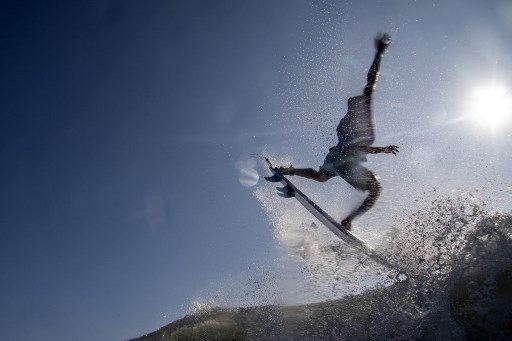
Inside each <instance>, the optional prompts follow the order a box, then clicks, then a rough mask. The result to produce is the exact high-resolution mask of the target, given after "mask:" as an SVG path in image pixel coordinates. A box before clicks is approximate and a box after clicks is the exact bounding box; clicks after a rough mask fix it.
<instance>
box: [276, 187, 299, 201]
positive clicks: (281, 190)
mask: <svg viewBox="0 0 512 341" xmlns="http://www.w3.org/2000/svg"><path fill="white" fill-rule="evenodd" d="M276 189H277V195H279V196H280V197H283V198H293V197H294V196H295V195H294V191H293V189H292V188H291V187H290V186H289V185H286V186H284V187H276Z"/></svg>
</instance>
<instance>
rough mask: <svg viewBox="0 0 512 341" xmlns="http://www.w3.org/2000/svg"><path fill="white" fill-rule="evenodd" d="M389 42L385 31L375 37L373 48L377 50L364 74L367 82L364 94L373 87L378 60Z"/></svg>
mask: <svg viewBox="0 0 512 341" xmlns="http://www.w3.org/2000/svg"><path fill="white" fill-rule="evenodd" d="M390 43H391V37H390V36H389V34H387V33H384V34H381V35H378V36H377V37H375V48H376V49H377V52H376V53H375V58H374V59H373V63H372V65H371V66H370V69H369V70H368V74H367V76H366V81H367V83H366V86H365V88H364V91H363V94H364V95H365V96H370V95H371V94H372V92H373V90H374V89H375V84H376V83H377V79H378V78H379V69H380V61H381V58H382V55H383V54H384V53H385V52H386V49H387V48H388V46H389V44H390Z"/></svg>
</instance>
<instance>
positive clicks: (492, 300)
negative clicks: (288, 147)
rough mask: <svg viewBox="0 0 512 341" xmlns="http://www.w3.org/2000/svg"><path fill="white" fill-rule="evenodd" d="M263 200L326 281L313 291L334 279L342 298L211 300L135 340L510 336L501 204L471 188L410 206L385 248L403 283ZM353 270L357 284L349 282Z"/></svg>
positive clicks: (511, 241) (508, 227) (511, 310)
mask: <svg viewBox="0 0 512 341" xmlns="http://www.w3.org/2000/svg"><path fill="white" fill-rule="evenodd" d="M264 204H266V205H269V206H267V207H266V209H267V211H269V212H273V213H271V214H269V216H270V219H271V221H272V223H273V224H274V226H275V228H276V236H278V237H276V238H281V239H280V240H281V241H282V242H283V243H285V245H286V247H288V248H290V250H291V252H294V253H295V254H296V255H297V257H300V258H301V259H303V262H304V263H305V264H306V265H305V270H306V273H307V274H308V275H309V277H311V278H313V279H311V281H310V282H309V284H311V283H316V284H318V285H319V287H314V286H311V287H310V288H309V289H307V290H311V291H313V290H315V289H316V290H319V291H320V292H322V291H324V292H327V291H328V290H327V289H326V287H329V288H330V289H329V290H331V291H330V295H332V296H333V297H336V298H334V299H329V298H328V299H324V300H322V301H319V302H307V303H305V304H297V305H278V304H271V305H264V306H256V307H245V308H221V307H214V306H208V307H207V308H203V309H199V310H196V311H195V313H193V314H190V315H188V316H186V317H184V318H183V319H181V320H178V321H175V322H173V323H171V324H169V325H167V326H165V327H163V328H161V329H160V330H158V331H155V332H153V333H151V334H148V335H146V336H144V337H141V338H139V339H136V340H175V339H176V340H178V339H191V340H192V339H215V338H216V339H247V340H256V339H284V340H292V339H293V340H310V339H322V340H343V339H376V340H381V339H396V340H403V339H407V340H408V339H422V340H439V339H455V340H458V339H461V340H463V339H482V338H484V339H510V338H512V214H510V213H509V212H498V211H494V210H492V209H489V208H488V207H487V205H486V204H485V203H484V202H483V201H481V200H478V199H476V198H475V197H474V196H472V195H471V194H463V195H457V196H453V197H442V198H436V199H434V200H433V201H432V202H430V203H429V204H428V205H425V208H422V209H417V210H416V211H414V212H411V213H410V214H407V215H406V216H405V218H404V219H402V220H401V221H396V222H395V223H394V228H393V229H392V230H390V231H389V233H388V236H387V240H388V243H386V244H385V245H382V246H380V247H379V252H381V254H383V255H384V256H385V258H386V259H387V260H388V261H389V263H391V264H395V265H396V266H398V267H400V269H401V270H403V271H404V272H406V273H407V280H405V281H397V280H396V279H395V278H394V277H393V276H392V274H393V272H392V271H390V270H386V269H382V268H381V267H380V268H379V266H378V265H377V264H375V263H372V262H371V261H369V260H368V259H365V258H364V256H362V255H360V254H359V255H357V254H356V253H355V252H353V251H351V250H349V249H348V250H347V248H346V245H342V244H340V243H337V242H336V241H333V239H330V238H329V235H328V234H324V232H323V231H324V230H325V229H322V228H315V227H314V226H311V225H310V224H309V223H308V224H304V223H303V219H302V218H303V217H301V216H300V215H299V216H296V215H293V216H290V217H287V218H285V219H284V218H283V216H282V212H276V210H273V208H272V207H271V206H272V203H271V202H265V203H264ZM274 209H275V207H274ZM287 219H288V220H287ZM301 220H302V221H301ZM294 222H295V223H294ZM297 222H298V223H297ZM279 236H280V237H279ZM348 265H351V267H349V266H348ZM336 277H337V278H336ZM347 278H348V279H351V280H352V283H351V284H350V283H349V285H348V287H352V288H355V289H350V290H346V289H345V290H344V289H343V288H344V284H345V280H346V279H347ZM322 281H327V283H328V284H325V283H324V284H320V283H321V282H322ZM369 282H370V283H371V285H369V284H368V283H369ZM302 284H304V283H302ZM345 288H346V287H345ZM307 290H306V291H307ZM336 290H341V291H343V293H342V294H339V293H336V294H335V293H333V292H334V291H336ZM322 297H323V296H322ZM316 298H318V297H316Z"/></svg>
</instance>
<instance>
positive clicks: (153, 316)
mask: <svg viewBox="0 0 512 341" xmlns="http://www.w3.org/2000/svg"><path fill="white" fill-rule="evenodd" d="M0 26H1V30H0V43H1V46H2V47H1V49H0V60H1V63H0V75H1V77H0V89H1V94H2V96H1V103H2V106H1V110H0V155H1V158H2V162H1V163H0V188H1V193H2V195H1V196H0V201H1V205H0V207H1V209H0V232H1V235H2V237H1V238H0V256H1V257H0V269H1V273H2V277H1V278H2V280H1V281H0V307H1V308H0V330H2V339H6V340H32V339H38V340H70V339H73V340H124V339H129V338H132V337H137V336H140V335H142V334H145V333H147V332H150V331H152V330H155V329H157V328H158V327H160V326H162V325H164V324H166V323H169V322H171V321H173V320H175V319H177V318H180V317H182V316H184V314H186V313H187V311H189V310H190V307H191V306H193V303H194V302H196V301H198V300H199V301H201V300H202V299H203V300H204V297H202V296H204V295H205V294H204V293H205V292H208V291H209V290H210V289H209V288H210V287H211V286H215V287H216V288H222V287H224V286H229V285H233V283H232V282H233V281H237V280H239V279H237V278H238V277H237V276H239V275H240V274H241V273H246V272H247V273H255V272H258V271H259V269H261V267H262V266H263V265H264V264H272V262H273V260H274V259H276V258H278V257H280V255H282V254H283V253H284V254H286V253H287V249H286V247H283V246H282V245H281V243H280V241H279V238H277V237H276V235H275V233H274V229H273V226H272V221H271V219H270V218H269V215H268V214H267V213H268V212H266V211H265V209H264V208H263V207H262V202H261V200H259V199H258V196H257V195H255V191H257V189H258V188H263V187H264V186H269V185H268V184H265V183H264V181H262V179H260V180H259V182H258V183H257V184H256V185H255V186H252V187H245V186H242V184H241V182H240V168H242V167H249V168H254V169H255V171H257V172H258V173H259V176H264V175H268V173H265V169H264V168H263V166H262V165H261V163H255V161H254V160H251V157H250V156H251V154H252V153H264V154H266V155H268V156H270V157H272V158H273V159H274V160H276V162H292V163H293V164H294V165H296V166H304V167H315V168H316V167H318V166H319V165H320V164H321V162H322V160H323V157H324V155H325V154H326V152H327V150H328V148H329V147H330V146H332V145H334V144H335V126H336V124H337V122H338V120H339V119H340V118H341V116H342V115H343V114H344V112H345V110H346V100H347V99H348V97H350V96H353V95H357V94H359V92H360V91H361V90H362V88H363V86H364V80H365V75H366V71H367V69H368V67H369V65H370V63H371V60H372V58H373V53H374V49H373V37H374V36H375V35H376V34H377V33H378V32H389V33H390V34H391V35H392V37H393V42H392V45H391V47H390V50H389V52H388V53H387V54H386V55H385V56H384V59H383V62H382V66H381V71H382V72H381V75H380V79H379V83H378V85H377V90H376V93H375V102H374V106H375V114H376V119H377V141H376V145H388V144H396V145H399V146H400V150H401V152H400V154H399V156H397V157H393V156H388V155H383V156H378V157H374V156H372V157H370V158H369V162H368V167H369V168H371V169H373V170H375V172H376V173H377V174H378V175H379V176H380V177H381V180H382V184H383V187H384V193H383V195H382V197H381V199H380V201H379V203H378V205H377V206H376V207H375V209H374V210H372V212H374V213H373V215H372V212H371V213H368V215H367V216H365V217H364V218H362V219H361V221H360V225H361V226H363V225H364V226H370V227H369V228H371V226H372V225H373V226H375V225H374V224H377V223H379V221H380V222H382V221H383V220H384V218H383V217H391V215H392V214H395V215H396V214H399V213H400V212H401V211H402V210H403V209H412V208H413V206H414V205H411V200H413V199H415V198H418V197H420V198H421V197H422V196H423V195H425V193H427V192H428V193H431V192H432V191H433V190H434V191H438V192H449V191H453V190H455V189H461V190H469V191H475V190H477V189H478V190H480V191H483V192H485V195H487V196H488V197H489V198H490V200H491V206H492V205H494V206H495V207H496V208H497V209H510V207H511V205H510V203H511V200H510V196H511V190H510V188H511V186H512V178H511V175H510V174H512V151H511V149H510V145H511V142H512V138H511V134H510V132H511V130H512V118H511V116H512V104H511V103H512V100H511V98H512V82H511V81H510V80H511V79H512V57H511V56H512V5H511V4H510V2H508V1H506V0H503V1H501V0H494V1H483V0H482V1H476V0H468V1H462V0H452V1H439V2H438V1H421V0H417V1H405V0H400V1H399V0H396V1H394V0H393V1H357V2H351V1H334V0H333V1H305V0H294V1H291V0H288V1H285V0H283V1H274V0H268V1H267V0H261V1H248V0H244V1H234V0H233V1H224V0H223V1H181V2H178V1H163V0H155V1H132V0H126V1H109V0H104V1H99V0H91V1H74V2H66V1H14V0H4V1H2V2H1V4H0ZM482 108H483V109H482ZM489 108H491V109H490V110H489ZM298 183H300V184H303V186H305V188H309V189H311V191H313V193H312V197H315V195H316V196H321V195H322V194H323V193H336V192H337V191H338V188H339V191H340V196H339V198H337V200H339V202H338V201H337V204H336V205H338V204H339V205H345V206H344V207H342V209H341V210H347V209H348V208H347V207H349V206H347V205H349V204H348V202H350V201H351V198H352V197H353V196H355V195H356V194H354V193H353V192H351V189H350V188H349V187H348V186H347V185H346V184H343V183H341V182H334V183H331V182H329V183H326V184H322V186H323V187H318V186H317V187H315V185H314V184H310V183H307V184H306V183H305V182H304V183H301V182H300V181H299V182H298ZM308 186H309V187H308ZM336 186H337V187H336ZM319 188H320V189H319ZM315 191H316V192H315ZM334 195H336V194H334ZM429 195H431V194H429ZM325 201H330V198H327V199H325ZM352 201H353V200H352ZM379 205H380V206H379ZM388 211H389V212H391V213H388ZM340 214H341V213H337V212H333V216H335V217H337V218H341V216H340V217H338V215H340ZM386 219H387V218H386ZM389 219H391V218H389ZM389 219H388V220H389ZM388 220H386V221H387V224H390V223H389V222H388ZM355 226H356V228H357V224H356V225H355ZM262 264H263V265H262ZM242 277H243V276H242ZM227 296H228V299H229V295H227Z"/></svg>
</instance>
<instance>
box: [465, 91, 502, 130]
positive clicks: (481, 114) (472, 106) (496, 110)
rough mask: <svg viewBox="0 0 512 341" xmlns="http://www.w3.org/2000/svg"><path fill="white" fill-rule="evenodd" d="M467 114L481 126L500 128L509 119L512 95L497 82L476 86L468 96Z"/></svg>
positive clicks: (493, 128)
mask: <svg viewBox="0 0 512 341" xmlns="http://www.w3.org/2000/svg"><path fill="white" fill-rule="evenodd" d="M467 114H468V116H469V118H470V119H471V120H473V121H474V122H475V123H476V124H477V125H478V126H479V127H481V128H490V129H492V130H497V129H500V128H501V127H503V126H505V125H506V124H507V123H509V122H510V121H511V117H512V96H511V94H510V92H509V91H508V89H507V88H506V87H504V86H502V85H498V84H490V85H487V86H484V87H480V88H477V89H475V90H474V91H473V93H472V94H471V96H470V100H469V103H468V111H467Z"/></svg>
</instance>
